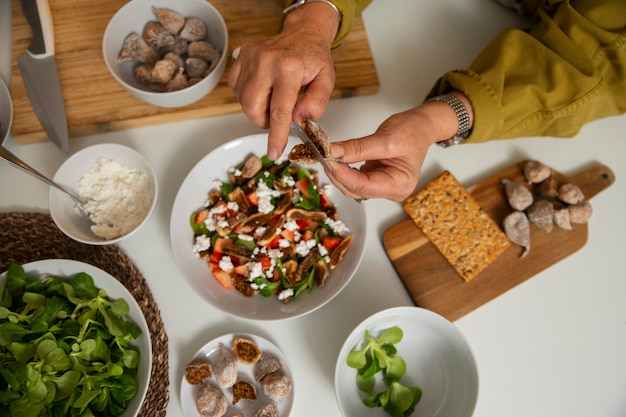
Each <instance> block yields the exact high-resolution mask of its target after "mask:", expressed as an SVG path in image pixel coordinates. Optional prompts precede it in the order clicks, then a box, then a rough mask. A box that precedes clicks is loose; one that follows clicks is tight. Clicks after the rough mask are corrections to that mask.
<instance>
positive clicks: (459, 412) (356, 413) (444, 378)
mask: <svg viewBox="0 0 626 417" xmlns="http://www.w3.org/2000/svg"><path fill="white" fill-rule="evenodd" d="M393 326H398V327H400V329H401V330H402V331H403V333H404V336H403V338H402V340H401V341H400V342H399V343H397V344H396V345H395V346H396V348H397V349H398V354H399V355H400V356H401V357H402V358H403V359H404V360H405V361H406V374H405V375H404V376H403V377H402V378H401V379H400V382H401V383H402V384H404V385H406V386H418V387H420V388H421V390H422V397H421V400H420V402H419V403H418V404H417V406H416V407H415V411H414V413H413V415H414V416H429V417H470V416H471V415H472V414H473V413H474V408H475V406H476V401H477V399H478V371H477V368H476V363H475V360H474V355H473V353H472V351H471V349H470V346H469V344H468V342H467V340H466V339H465V337H464V336H463V334H462V333H461V332H460V331H459V330H458V329H457V327H456V326H455V325H454V324H452V323H451V322H450V321H448V320H447V319H445V318H444V317H442V316H440V315H438V314H436V313H434V312H432V311H430V310H426V309H423V308H419V307H396V308H390V309H387V310H383V311H380V312H378V313H376V314H373V315H372V316H370V317H369V318H367V319H365V320H364V321H363V322H362V323H360V324H359V325H358V326H356V328H355V329H354V330H353V331H352V333H350V335H349V336H348V338H347V339H346V341H345V342H344V344H343V347H342V348H341V351H340V352H339V357H338V358H337V364H336V367H335V394H336V397H337V402H338V404H339V408H340V410H341V413H342V415H343V416H344V417H389V415H388V414H387V413H386V412H385V411H384V410H383V409H382V408H368V407H366V406H365V405H364V404H363V399H364V398H366V397H367V394H365V393H364V392H362V391H360V390H359V389H358V387H357V385H356V375H357V370H356V369H354V368H351V367H349V366H348V365H347V364H346V358H347V356H348V354H349V353H350V352H351V351H352V350H353V349H355V348H359V349H360V348H361V347H362V345H363V344H364V342H365V330H369V331H370V333H371V335H372V336H373V337H375V338H376V337H379V336H380V332H382V331H383V330H385V329H388V328H390V327H393ZM379 382H380V381H379ZM384 389H385V387H384V385H383V384H382V383H380V385H377V390H376V392H380V391H382V390H384Z"/></svg>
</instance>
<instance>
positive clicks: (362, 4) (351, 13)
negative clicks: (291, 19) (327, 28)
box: [283, 0, 372, 49]
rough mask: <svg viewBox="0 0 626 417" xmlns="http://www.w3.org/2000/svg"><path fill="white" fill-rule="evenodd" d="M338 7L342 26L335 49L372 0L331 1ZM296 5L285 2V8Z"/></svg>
mask: <svg viewBox="0 0 626 417" xmlns="http://www.w3.org/2000/svg"><path fill="white" fill-rule="evenodd" d="M331 1H332V3H333V4H334V5H335V6H337V9H339V12H340V13H341V16H342V18H341V25H340V26H339V30H338V31H337V36H335V40H334V42H333V45H332V47H333V49H334V48H337V47H338V46H339V45H341V43H342V42H343V40H344V39H345V37H346V36H347V35H348V33H350V30H351V29H352V25H353V24H354V19H355V18H356V17H357V16H359V15H360V14H361V12H362V11H363V10H365V8H366V7H367V6H368V5H369V4H370V3H371V2H372V0H331ZM293 3H294V0H283V6H284V7H288V6H290V5H292V4H293Z"/></svg>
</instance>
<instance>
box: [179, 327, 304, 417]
mask: <svg viewBox="0 0 626 417" xmlns="http://www.w3.org/2000/svg"><path fill="white" fill-rule="evenodd" d="M236 337H243V338H246V339H249V340H252V341H253V342H254V343H256V345H257V346H258V347H259V349H261V351H262V352H263V355H268V356H273V357H274V358H276V359H278V361H280V363H281V364H282V365H283V367H282V368H281V372H283V373H284V374H285V375H286V376H287V377H289V379H291V384H292V386H291V392H290V393H289V396H288V397H287V398H286V399H285V400H284V401H282V402H281V403H280V404H276V405H277V406H278V415H280V416H281V417H287V416H289V414H290V413H291V408H292V407H293V401H294V385H295V384H294V380H293V376H292V374H291V371H290V369H289V365H288V364H287V358H286V357H285V355H283V353H282V352H281V351H280V349H278V348H277V347H276V346H275V345H274V344H273V343H272V342H270V341H268V340H266V339H264V338H262V337H260V336H256V335H251V334H247V333H237V334H226V335H223V336H220V337H218V338H216V339H213V340H211V341H210V342H209V343H207V344H206V345H204V346H203V347H202V349H200V350H199V351H198V352H197V353H196V354H195V355H194V356H193V357H192V358H191V359H190V360H189V361H188V362H187V363H189V362H191V361H193V360H195V359H207V360H209V362H211V364H212V365H215V364H216V363H217V361H218V360H219V357H220V353H219V344H220V343H223V344H224V346H226V347H229V348H232V346H233V341H234V340H235V338H236ZM187 363H185V366H186V365H187ZM237 370H238V372H239V375H240V378H245V379H246V380H247V381H250V382H254V381H255V379H254V365H245V364H243V363H241V362H237ZM207 383H209V384H213V385H214V386H216V387H217V386H218V385H217V383H216V382H215V379H214V378H211V379H210V380H209V381H208V382H207ZM199 387H200V385H191V384H189V383H188V382H187V380H186V379H185V376H184V372H183V379H182V382H181V384H180V402H181V405H182V407H183V414H184V415H185V417H200V413H198V409H197V408H196V395H197V393H198V388H199ZM222 392H223V393H224V395H226V399H227V400H228V411H227V412H226V415H234V414H237V413H241V414H243V415H246V416H248V415H252V413H253V412H254V410H256V409H257V408H258V407H260V406H262V405H263V404H266V403H268V402H271V400H270V399H269V398H267V397H266V396H265V394H263V388H262V386H261V384H257V399H256V401H249V400H241V401H239V402H238V403H237V404H235V405H233V401H232V400H233V398H232V392H231V391H230V389H225V390H222Z"/></svg>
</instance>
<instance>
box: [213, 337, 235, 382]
mask: <svg viewBox="0 0 626 417" xmlns="http://www.w3.org/2000/svg"><path fill="white" fill-rule="evenodd" d="M219 349H220V359H219V361H218V362H217V364H216V365H215V366H214V367H213V375H214V376H215V380H216V381H217V383H218V384H219V386H220V387H222V388H230V387H232V386H233V384H234V383H235V382H237V358H236V357H235V353H234V352H233V351H232V350H231V349H230V348H228V347H227V346H224V344H223V343H220V344H219Z"/></svg>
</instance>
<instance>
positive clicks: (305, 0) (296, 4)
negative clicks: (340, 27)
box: [283, 0, 343, 24]
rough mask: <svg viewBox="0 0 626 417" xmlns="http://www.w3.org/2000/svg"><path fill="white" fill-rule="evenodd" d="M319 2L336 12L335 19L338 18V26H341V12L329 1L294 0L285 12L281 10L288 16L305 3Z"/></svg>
mask: <svg viewBox="0 0 626 417" xmlns="http://www.w3.org/2000/svg"><path fill="white" fill-rule="evenodd" d="M315 1H317V2H319V3H325V4H327V5H329V6H330V7H332V8H333V10H334V11H335V12H337V17H338V18H339V24H341V18H342V17H343V16H342V14H341V12H340V11H339V9H338V8H337V6H335V4H334V3H333V2H331V1H328V0H296V1H295V2H294V3H293V4H292V5H291V6H289V7H287V8H286V9H285V10H283V14H288V13H290V12H292V11H294V10H296V9H297V8H298V7H300V6H303V5H304V4H305V3H312V2H315Z"/></svg>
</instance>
